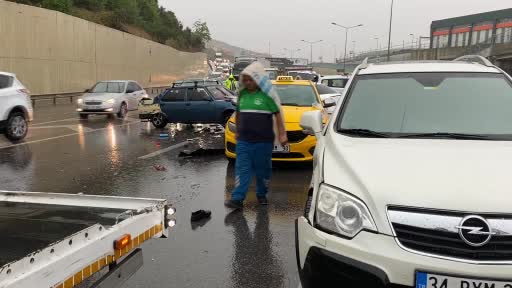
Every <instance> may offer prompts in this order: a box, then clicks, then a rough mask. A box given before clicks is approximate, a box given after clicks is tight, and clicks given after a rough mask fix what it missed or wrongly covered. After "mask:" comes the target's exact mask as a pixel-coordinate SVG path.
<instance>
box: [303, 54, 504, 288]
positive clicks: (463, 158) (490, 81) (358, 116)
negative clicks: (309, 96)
mask: <svg viewBox="0 0 512 288" xmlns="http://www.w3.org/2000/svg"><path fill="white" fill-rule="evenodd" d="M467 60H469V61H477V62H479V63H474V62H466V61H462V60H461V61H453V62H441V61H439V62H408V63H387V64H373V65H372V64H362V65H361V66H360V67H358V69H357V70H356V71H355V73H354V77H353V78H352V79H351V80H350V83H348V86H347V89H346V91H345V95H344V100H343V103H340V104H339V105H338V107H337V109H336V111H335V112H334V114H333V117H332V118H331V121H330V122H329V123H328V124H327V125H326V126H325V127H322V117H321V115H320V113H319V112H316V111H314V112H307V113H305V114H304V115H303V118H302V120H301V126H302V127H303V128H304V129H305V131H308V132H309V133H314V134H315V135H316V137H317V138H318V143H317V146H316V152H315V157H314V162H313V164H314V173H313V180H312V184H311V190H310V193H309V197H308V204H307V205H306V209H305V215H304V216H303V217H300V218H299V219H298V220H297V223H296V246H297V247H296V248H297V262H298V265H299V271H300V276H301V280H302V285H303V287H304V288H309V287H334V285H335V284H336V285H337V287H361V288H363V287H364V288H367V287H417V288H455V287H456V288H478V287H480V288H491V287H493V288H512V192H511V191H512V190H511V187H512V186H511V181H512V176H511V169H510V167H511V165H512V79H511V78H510V76H508V75H507V74H506V73H504V72H503V71H502V70H500V69H499V68H497V67H494V66H493V65H492V64H491V63H490V62H488V61H487V60H486V59H484V58H480V57H476V56H475V57H468V58H467Z"/></svg>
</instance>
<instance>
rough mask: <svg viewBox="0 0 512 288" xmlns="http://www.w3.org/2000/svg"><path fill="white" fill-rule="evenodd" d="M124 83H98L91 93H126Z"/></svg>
mask: <svg viewBox="0 0 512 288" xmlns="http://www.w3.org/2000/svg"><path fill="white" fill-rule="evenodd" d="M125 86H126V84H125V83H124V82H98V83H97V84H96V85H94V87H93V88H92V89H91V91H90V92H89V93H124V91H125V89H124V88H125Z"/></svg>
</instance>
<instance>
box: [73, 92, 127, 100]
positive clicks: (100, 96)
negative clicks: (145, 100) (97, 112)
mask: <svg viewBox="0 0 512 288" xmlns="http://www.w3.org/2000/svg"><path fill="white" fill-rule="evenodd" d="M121 95H123V94H122V93H85V94H84V95H83V96H82V99H84V100H100V101H106V100H108V99H112V98H116V97H119V96H121Z"/></svg>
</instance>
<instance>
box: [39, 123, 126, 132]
mask: <svg viewBox="0 0 512 288" xmlns="http://www.w3.org/2000/svg"><path fill="white" fill-rule="evenodd" d="M130 123H131V122H130ZM53 128H68V129H71V130H73V131H75V132H80V129H82V130H83V131H85V132H91V131H94V129H93V128H89V127H80V124H75V125H53V126H38V127H31V129H32V130H37V129H53Z"/></svg>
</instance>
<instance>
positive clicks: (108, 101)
mask: <svg viewBox="0 0 512 288" xmlns="http://www.w3.org/2000/svg"><path fill="white" fill-rule="evenodd" d="M105 102H106V103H108V104H114V103H115V102H116V99H114V98H112V99H108V100H107V101H105Z"/></svg>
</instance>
